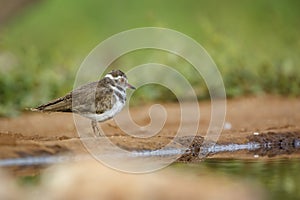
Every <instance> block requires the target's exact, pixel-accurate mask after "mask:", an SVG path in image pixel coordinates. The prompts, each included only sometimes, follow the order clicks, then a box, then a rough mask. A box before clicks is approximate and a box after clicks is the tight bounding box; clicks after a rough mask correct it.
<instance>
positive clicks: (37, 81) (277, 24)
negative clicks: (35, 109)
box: [0, 0, 300, 115]
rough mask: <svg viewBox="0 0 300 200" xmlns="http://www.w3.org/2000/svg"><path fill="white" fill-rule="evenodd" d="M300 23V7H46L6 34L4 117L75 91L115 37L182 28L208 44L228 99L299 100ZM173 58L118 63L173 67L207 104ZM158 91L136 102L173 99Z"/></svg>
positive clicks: (2, 46)
mask: <svg viewBox="0 0 300 200" xmlns="http://www.w3.org/2000/svg"><path fill="white" fill-rule="evenodd" d="M299 19H300V3H299V1H296V0H290V1H280V0H277V1H272V0H264V1H262V0H253V1H246V0H242V1H233V0H229V1H226V2H225V1H224V2H223V1H217V0H213V1H198V0H190V1H172V0H165V1H159V0H153V1H138V0H135V1H117V0H112V1H71V0H64V1H59V0H48V1H47V0H45V1H41V2H40V3H38V4H36V5H33V6H32V7H30V8H29V9H27V10H26V11H25V12H23V13H21V14H19V15H18V17H16V18H14V20H12V21H10V22H9V23H7V24H6V26H5V27H2V29H1V32H0V115H15V114H17V113H18V111H20V110H21V109H22V108H24V107H32V106H35V105H37V104H39V103H42V102H45V101H47V100H50V99H52V98H54V97H57V96H60V95H63V94H64V93H66V92H68V91H69V90H70V89H72V86H73V82H74V78H75V75H76V71H77V70H78V68H79V66H80V63H81V62H82V61H83V59H84V58H85V56H86V55H87V54H88V53H89V52H90V50H91V49H93V48H94V47H95V46H96V45H97V44H98V43H100V42H101V41H103V40H104V39H106V38H108V37H109V36H111V35H113V34H116V33H119V32H121V31H124V30H128V29H132V28H137V27H145V26H158V27H165V28H171V29H175V30H178V31H180V32H183V33H184V34H186V35H189V36H191V37H192V38H194V39H195V40H197V41H198V42H199V43H200V44H201V45H203V47H204V48H205V49H206V50H207V51H208V52H209V54H210V55H211V56H212V58H213V59H214V61H215V62H216V64H217V65H218V67H219V69H220V71H221V73H222V76H223V79H224V83H225V86H226V92H227V95H228V96H229V97H234V96H240V95H247V94H261V93H274V94H281V95H288V96H299V95H300V87H299V85H300V66H299V63H300V57H299V55H300V21H299ZM147 53H148V54H147ZM167 56H168V55H162V54H160V53H157V52H147V51H145V52H140V53H139V52H137V53H132V54H131V55H130V56H128V57H127V58H124V59H123V61H122V59H121V61H119V62H117V63H118V64H123V63H125V64H126V65H127V66H134V65H135V64H137V63H141V62H142V63H143V62H144V61H147V60H155V61H156V62H158V63H164V64H169V65H171V66H174V67H175V68H176V69H179V70H180V71H181V72H182V73H184V74H185V75H186V76H187V77H188V79H189V81H190V82H191V83H192V84H193V86H194V88H195V90H196V91H197V92H198V94H197V95H198V97H199V98H207V97H208V93H207V90H206V88H205V86H204V84H203V81H199V79H200V77H199V76H196V75H194V73H193V69H191V66H189V65H188V64H187V63H185V62H184V61H182V60H179V61H178V62H175V63H172V62H168V61H167V59H166V57H167ZM118 66H119V65H118ZM151 91H153V89H151V90H150V89H149V87H148V88H147V87H144V88H142V89H141V90H140V91H139V92H138V93H137V94H136V96H135V99H136V102H137V103H138V101H139V97H142V96H144V94H147V95H146V97H143V101H148V100H173V99H174V96H172V95H165V93H164V91H165V89H161V88H157V90H156V91H155V95H154V97H155V99H154V98H152V97H153V96H152V95H151V94H150V95H149V92H150V93H151Z"/></svg>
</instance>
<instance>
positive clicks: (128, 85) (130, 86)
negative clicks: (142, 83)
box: [127, 83, 135, 90]
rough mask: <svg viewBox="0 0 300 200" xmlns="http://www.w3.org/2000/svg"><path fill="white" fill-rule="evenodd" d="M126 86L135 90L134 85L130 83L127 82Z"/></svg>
mask: <svg viewBox="0 0 300 200" xmlns="http://www.w3.org/2000/svg"><path fill="white" fill-rule="evenodd" d="M127 88H130V89H133V90H135V87H133V86H132V85H130V84H129V83H127Z"/></svg>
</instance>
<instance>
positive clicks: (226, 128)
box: [224, 122, 232, 130]
mask: <svg viewBox="0 0 300 200" xmlns="http://www.w3.org/2000/svg"><path fill="white" fill-rule="evenodd" d="M231 128H232V125H231V123H229V122H225V124H224V130H230V129H231Z"/></svg>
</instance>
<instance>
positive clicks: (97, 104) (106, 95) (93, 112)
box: [30, 70, 136, 136]
mask: <svg viewBox="0 0 300 200" xmlns="http://www.w3.org/2000/svg"><path fill="white" fill-rule="evenodd" d="M128 88H129V89H133V90H135V89H136V88H135V87H134V86H132V85H131V84H129V83H128V79H127V76H126V74H125V73H124V72H122V71H121V70H112V71H111V72H109V73H107V74H106V75H105V76H104V77H103V78H102V79H100V80H99V81H95V82H91V83H87V84H84V85H82V86H79V87H78V88H76V89H74V90H73V91H71V92H69V93H67V94H66V95H65V96H62V97H59V98H57V99H54V100H52V101H49V102H48V103H45V104H42V105H39V106H37V107H35V108H31V109H30V110H31V111H39V112H71V113H76V114H79V115H81V116H83V117H86V118H89V119H90V120H91V125H92V129H93V132H94V134H95V135H99V136H100V135H101V134H100V130H99V127H98V126H97V122H103V121H106V120H108V119H111V118H113V117H114V116H115V115H116V114H118V113H119V112H120V111H121V110H122V108H123V107H124V106H125V103H126V89H128Z"/></svg>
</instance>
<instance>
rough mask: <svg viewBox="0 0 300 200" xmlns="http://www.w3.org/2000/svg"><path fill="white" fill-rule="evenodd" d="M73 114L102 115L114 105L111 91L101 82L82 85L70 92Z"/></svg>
mask: <svg viewBox="0 0 300 200" xmlns="http://www.w3.org/2000/svg"><path fill="white" fill-rule="evenodd" d="M72 99H73V108H72V110H73V112H76V113H82V114H84V113H97V114H101V113H104V112H105V111H106V110H109V109H111V108H112V106H113V104H114V103H115V98H114V96H113V90H112V89H111V88H110V87H107V86H104V85H103V84H102V83H101V81H99V82H93V83H90V84H87V85H84V86H82V87H80V88H78V89H76V90H75V91H73V92H72Z"/></svg>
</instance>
